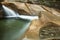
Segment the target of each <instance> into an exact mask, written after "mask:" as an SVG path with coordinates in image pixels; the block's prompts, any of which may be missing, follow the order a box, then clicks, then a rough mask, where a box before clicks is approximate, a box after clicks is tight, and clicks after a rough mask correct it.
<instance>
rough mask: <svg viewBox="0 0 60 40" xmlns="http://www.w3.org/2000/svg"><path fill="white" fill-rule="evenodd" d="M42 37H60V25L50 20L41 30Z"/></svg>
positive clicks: (40, 35)
mask: <svg viewBox="0 0 60 40" xmlns="http://www.w3.org/2000/svg"><path fill="white" fill-rule="evenodd" d="M39 37H40V39H60V26H59V25H57V24H55V23H52V22H49V23H47V24H45V25H44V26H43V27H42V28H40V31H39Z"/></svg>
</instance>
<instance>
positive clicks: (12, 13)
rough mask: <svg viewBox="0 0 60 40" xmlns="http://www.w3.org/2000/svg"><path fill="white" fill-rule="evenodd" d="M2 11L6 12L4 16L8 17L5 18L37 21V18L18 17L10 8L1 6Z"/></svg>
mask: <svg viewBox="0 0 60 40" xmlns="http://www.w3.org/2000/svg"><path fill="white" fill-rule="evenodd" d="M3 9H4V11H5V12H6V15H8V16H6V17H7V18H11V17H19V18H22V19H29V20H33V19H38V16H27V15H19V14H18V13H16V12H15V11H13V10H12V9H10V8H8V7H6V6H4V5H3Z"/></svg>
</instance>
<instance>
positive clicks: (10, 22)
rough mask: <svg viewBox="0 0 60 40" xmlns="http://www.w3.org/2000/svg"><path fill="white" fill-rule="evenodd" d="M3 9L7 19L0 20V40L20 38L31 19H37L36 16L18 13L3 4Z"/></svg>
mask: <svg viewBox="0 0 60 40" xmlns="http://www.w3.org/2000/svg"><path fill="white" fill-rule="evenodd" d="M3 9H4V11H5V13H6V15H7V16H5V17H6V18H8V19H2V20H0V40H17V39H18V38H22V36H23V35H24V33H25V32H26V31H27V29H28V28H29V25H30V23H31V21H32V20H33V19H38V17H37V16H27V15H19V14H18V13H17V12H15V11H13V10H11V9H10V8H8V7H6V6H4V5H3ZM11 18H12V19H11ZM15 18H19V19H15Z"/></svg>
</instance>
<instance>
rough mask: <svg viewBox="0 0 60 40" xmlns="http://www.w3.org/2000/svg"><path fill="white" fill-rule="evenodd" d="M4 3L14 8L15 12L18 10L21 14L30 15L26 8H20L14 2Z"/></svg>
mask: <svg viewBox="0 0 60 40" xmlns="http://www.w3.org/2000/svg"><path fill="white" fill-rule="evenodd" d="M3 5H5V6H6V7H8V8H10V9H12V10H14V11H15V12H18V13H19V14H20V15H21V14H22V15H29V14H28V13H27V12H26V11H25V10H23V9H19V8H18V7H17V5H15V4H14V3H3Z"/></svg>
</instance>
